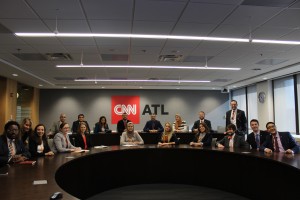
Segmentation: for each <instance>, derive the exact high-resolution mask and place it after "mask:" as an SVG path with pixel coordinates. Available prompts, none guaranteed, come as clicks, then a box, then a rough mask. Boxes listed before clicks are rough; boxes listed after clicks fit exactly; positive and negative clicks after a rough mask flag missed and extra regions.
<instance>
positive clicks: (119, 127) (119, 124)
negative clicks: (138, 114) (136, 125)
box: [117, 119, 131, 133]
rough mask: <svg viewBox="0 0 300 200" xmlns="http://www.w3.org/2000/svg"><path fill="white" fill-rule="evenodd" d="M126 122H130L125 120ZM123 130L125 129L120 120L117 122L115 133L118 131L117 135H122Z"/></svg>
mask: <svg viewBox="0 0 300 200" xmlns="http://www.w3.org/2000/svg"><path fill="white" fill-rule="evenodd" d="M128 122H131V121H130V120H128V119H127V122H126V123H128ZM124 129H125V126H124V122H123V119H121V120H119V121H118V124H117V131H118V133H123V132H124Z"/></svg>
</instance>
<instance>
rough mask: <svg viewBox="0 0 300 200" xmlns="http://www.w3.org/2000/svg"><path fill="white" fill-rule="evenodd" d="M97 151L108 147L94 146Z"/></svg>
mask: <svg viewBox="0 0 300 200" xmlns="http://www.w3.org/2000/svg"><path fill="white" fill-rule="evenodd" d="M94 148H95V149H102V148H107V146H104V145H101V146H94Z"/></svg>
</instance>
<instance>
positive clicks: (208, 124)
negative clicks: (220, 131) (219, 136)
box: [191, 119, 212, 132]
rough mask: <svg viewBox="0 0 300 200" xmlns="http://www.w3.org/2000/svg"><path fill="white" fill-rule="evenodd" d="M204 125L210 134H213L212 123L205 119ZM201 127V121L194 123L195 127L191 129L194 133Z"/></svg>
mask: <svg viewBox="0 0 300 200" xmlns="http://www.w3.org/2000/svg"><path fill="white" fill-rule="evenodd" d="M204 123H205V124H206V125H207V126H208V128H209V130H210V132H212V129H211V123H210V121H209V120H207V119H204ZM199 125H200V119H199V120H197V121H195V122H194V126H193V127H192V129H191V130H192V132H193V130H194V129H198V128H199Z"/></svg>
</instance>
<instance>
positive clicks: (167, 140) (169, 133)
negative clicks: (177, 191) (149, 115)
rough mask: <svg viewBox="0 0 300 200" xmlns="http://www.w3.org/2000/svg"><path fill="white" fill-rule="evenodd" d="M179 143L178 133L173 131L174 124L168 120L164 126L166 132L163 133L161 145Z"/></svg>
mask: <svg viewBox="0 0 300 200" xmlns="http://www.w3.org/2000/svg"><path fill="white" fill-rule="evenodd" d="M171 144H179V141H178V139H177V137H176V134H175V133H174V132H173V129H172V125H171V123H170V122H166V123H165V126H164V132H163V133H162V134H161V137H160V141H159V142H158V145H159V146H165V145H171Z"/></svg>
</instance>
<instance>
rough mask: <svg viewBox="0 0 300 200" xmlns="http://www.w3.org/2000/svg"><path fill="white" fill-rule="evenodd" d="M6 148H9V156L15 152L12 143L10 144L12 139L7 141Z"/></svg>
mask: <svg viewBox="0 0 300 200" xmlns="http://www.w3.org/2000/svg"><path fill="white" fill-rule="evenodd" d="M8 149H9V157H12V156H14V155H15V154H16V153H15V150H14V147H13V144H12V141H9V143H8Z"/></svg>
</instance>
